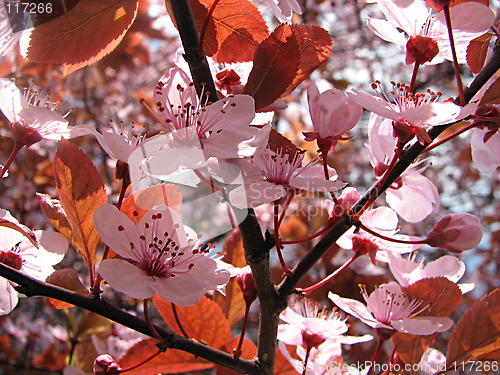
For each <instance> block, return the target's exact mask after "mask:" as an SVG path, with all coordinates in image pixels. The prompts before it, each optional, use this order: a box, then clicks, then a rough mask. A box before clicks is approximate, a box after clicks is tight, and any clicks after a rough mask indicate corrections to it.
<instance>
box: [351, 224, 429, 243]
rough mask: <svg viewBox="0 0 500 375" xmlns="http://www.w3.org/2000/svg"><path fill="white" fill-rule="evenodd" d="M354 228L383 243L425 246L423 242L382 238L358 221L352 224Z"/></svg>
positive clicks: (382, 236) (381, 235)
mask: <svg viewBox="0 0 500 375" xmlns="http://www.w3.org/2000/svg"><path fill="white" fill-rule="evenodd" d="M354 226H356V227H358V228H361V229H363V230H364V231H365V232H368V233H370V234H371V235H372V236H375V237H378V238H381V239H383V240H385V241H390V242H395V243H402V244H411V245H420V244H425V243H426V242H425V240H419V241H405V240H398V239H396V238H391V237H387V236H384V235H383V234H380V233H377V232H375V231H373V230H371V229H370V228H368V227H366V226H364V225H363V223H362V222H361V221H358V222H357V223H356V224H354Z"/></svg>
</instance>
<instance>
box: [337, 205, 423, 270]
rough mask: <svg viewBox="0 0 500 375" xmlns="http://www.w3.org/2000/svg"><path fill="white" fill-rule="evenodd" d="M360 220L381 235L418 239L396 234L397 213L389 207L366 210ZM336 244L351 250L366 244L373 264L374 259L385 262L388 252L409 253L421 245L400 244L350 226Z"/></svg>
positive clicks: (398, 238) (397, 238) (356, 249)
mask: <svg viewBox="0 0 500 375" xmlns="http://www.w3.org/2000/svg"><path fill="white" fill-rule="evenodd" d="M360 220H361V223H363V225H365V226H366V227H368V228H369V229H371V230H373V231H375V232H377V233H378V234H381V235H383V236H386V237H391V238H394V239H396V240H405V241H418V240H420V238H419V237H415V236H406V235H403V234H397V232H398V231H399V227H398V215H396V213H395V212H394V211H393V210H391V209H390V208H389V207H377V208H375V209H373V210H370V211H366V212H365V213H363V215H361V217H360ZM371 244H373V246H371ZM337 245H339V246H340V247H342V248H343V249H352V251H360V249H359V248H358V247H359V246H366V248H367V250H370V251H368V254H369V255H370V257H371V259H372V262H373V264H375V259H376V260H378V261H381V262H387V261H388V257H387V253H388V252H397V253H409V252H411V251H413V250H416V249H418V248H420V247H422V246H423V245H418V244H400V243H395V242H391V241H387V240H383V239H381V238H379V237H376V236H374V235H372V234H370V233H368V232H366V231H364V230H363V229H360V230H359V231H356V233H355V228H351V229H350V230H349V231H347V232H346V233H344V235H343V236H342V237H340V238H339V239H338V241H337Z"/></svg>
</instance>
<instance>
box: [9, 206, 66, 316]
mask: <svg viewBox="0 0 500 375" xmlns="http://www.w3.org/2000/svg"><path fill="white" fill-rule="evenodd" d="M0 218H1V219H5V220H8V221H10V222H12V223H14V224H19V221H17V220H16V219H15V218H14V217H13V216H12V215H11V214H10V212H8V211H7V210H4V209H0ZM33 233H34V235H35V236H36V239H37V241H38V244H39V247H38V248H36V247H35V246H34V245H33V243H32V242H31V241H30V240H29V239H28V238H27V237H26V236H24V235H23V234H22V233H21V232H18V231H16V230H14V229H11V228H8V227H0V263H3V264H6V265H7V266H10V267H12V268H14V269H16V270H18V271H20V272H22V273H25V274H27V275H29V276H31V277H34V278H35V279H37V280H41V281H45V279H46V278H47V277H48V276H50V274H52V272H54V268H53V267H52V266H53V265H54V264H57V263H59V262H60V261H61V260H62V259H63V258H64V255H65V254H66V251H67V249H68V241H66V239H65V238H64V237H63V236H62V235H61V234H59V233H57V232H49V231H41V230H37V231H34V232H33ZM17 302H18V293H17V291H16V290H15V289H14V288H13V283H12V282H10V281H8V280H7V279H4V278H0V315H4V314H8V313H10V312H11V311H12V310H13V309H14V307H16V305H17Z"/></svg>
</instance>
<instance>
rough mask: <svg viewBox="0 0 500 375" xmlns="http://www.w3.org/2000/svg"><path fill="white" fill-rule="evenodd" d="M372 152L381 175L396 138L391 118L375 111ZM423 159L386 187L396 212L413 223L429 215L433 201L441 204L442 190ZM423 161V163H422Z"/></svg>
mask: <svg viewBox="0 0 500 375" xmlns="http://www.w3.org/2000/svg"><path fill="white" fill-rule="evenodd" d="M367 147H368V152H369V154H370V162H371V164H372V165H373V167H374V168H375V173H376V174H377V178H380V177H382V175H383V174H384V172H385V170H386V169H387V166H388V164H389V163H390V162H391V160H392V158H393V156H394V150H395V148H396V140H395V139H394V137H393V136H392V126H391V122H390V120H383V119H382V118H381V117H380V116H377V115H374V114H372V115H371V116H370V121H369V123H368V144H367ZM422 162H423V161H421V162H419V163H417V164H412V165H411V166H410V167H409V168H408V169H406V170H405V171H404V172H403V174H401V176H400V177H398V178H397V179H396V181H395V182H394V183H393V184H392V185H391V186H390V187H389V189H387V190H386V201H387V203H388V204H389V206H391V208H392V209H393V210H394V211H396V213H397V214H398V215H399V216H401V217H402V218H403V219H404V220H406V221H407V222H410V223H417V222H419V221H422V220H423V219H425V218H426V217H427V216H428V215H429V214H430V213H431V212H432V205H433V204H434V205H436V209H438V208H439V191H438V189H437V188H436V186H434V184H433V183H432V182H431V181H430V180H429V179H428V178H427V177H425V176H423V175H422V172H423V171H424V170H425V169H426V167H425V166H423V167H422V166H421V165H422ZM419 165H420V167H419Z"/></svg>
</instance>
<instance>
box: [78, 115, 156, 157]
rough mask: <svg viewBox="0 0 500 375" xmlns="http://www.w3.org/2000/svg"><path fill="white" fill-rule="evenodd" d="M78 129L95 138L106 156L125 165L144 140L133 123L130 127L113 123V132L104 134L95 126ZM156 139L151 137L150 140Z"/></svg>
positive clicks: (79, 126) (84, 126)
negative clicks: (135, 129)
mask: <svg viewBox="0 0 500 375" xmlns="http://www.w3.org/2000/svg"><path fill="white" fill-rule="evenodd" d="M76 128H78V129H81V130H82V131H83V132H85V133H88V134H92V135H93V136H95V137H96V139H97V141H98V142H99V144H100V145H101V147H102V149H103V150H104V151H105V152H106V154H108V155H109V156H110V157H111V158H112V159H114V160H117V161H121V162H123V163H128V158H129V156H130V154H131V153H132V152H133V151H134V150H135V149H136V148H137V147H138V146H139V145H140V143H141V142H142V141H143V140H144V136H141V135H140V134H138V133H136V132H135V131H134V124H133V123H132V124H130V125H124V124H123V123H122V122H120V125H119V126H118V125H116V124H115V123H114V122H113V121H111V128H110V130H111V131H103V132H102V134H101V133H99V132H98V131H97V130H96V128H95V127H94V126H93V125H78V126H76ZM155 137H158V136H155ZM155 137H151V138H149V139H152V138H155Z"/></svg>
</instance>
